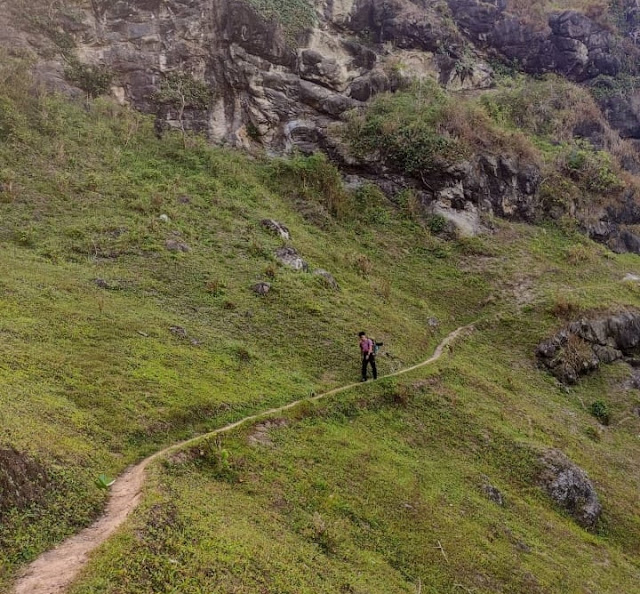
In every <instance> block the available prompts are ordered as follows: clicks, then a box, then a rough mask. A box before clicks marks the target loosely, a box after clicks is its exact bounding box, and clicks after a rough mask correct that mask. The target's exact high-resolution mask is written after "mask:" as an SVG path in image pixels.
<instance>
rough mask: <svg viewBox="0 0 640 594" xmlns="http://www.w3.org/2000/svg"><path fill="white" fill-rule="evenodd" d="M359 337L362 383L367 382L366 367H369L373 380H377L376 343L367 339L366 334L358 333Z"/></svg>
mask: <svg viewBox="0 0 640 594" xmlns="http://www.w3.org/2000/svg"><path fill="white" fill-rule="evenodd" d="M358 336H359V337H360V353H361V354H362V381H363V382H366V381H367V365H371V371H372V373H373V379H374V380H376V379H378V370H377V369H376V353H375V348H376V343H375V342H374V341H373V340H371V339H370V338H368V337H367V333H366V332H359V333H358Z"/></svg>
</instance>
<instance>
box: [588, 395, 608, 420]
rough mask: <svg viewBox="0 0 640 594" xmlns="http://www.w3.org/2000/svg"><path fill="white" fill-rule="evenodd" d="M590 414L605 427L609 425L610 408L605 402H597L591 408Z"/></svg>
mask: <svg viewBox="0 0 640 594" xmlns="http://www.w3.org/2000/svg"><path fill="white" fill-rule="evenodd" d="M589 412H590V413H591V414H592V415H593V416H594V417H595V418H596V419H598V421H600V422H601V423H602V424H603V425H608V424H609V421H610V413H609V406H608V405H607V403H606V402H605V401H604V400H596V401H595V402H593V403H592V404H591V406H590V407H589Z"/></svg>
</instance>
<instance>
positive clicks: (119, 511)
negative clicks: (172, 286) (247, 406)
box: [13, 325, 473, 594]
mask: <svg viewBox="0 0 640 594" xmlns="http://www.w3.org/2000/svg"><path fill="white" fill-rule="evenodd" d="M472 329H473V325H470V326H463V327H461V328H458V329H457V330H454V331H453V332H451V334H449V335H448V336H447V337H446V338H445V339H444V340H443V341H442V342H441V343H440V344H439V345H438V346H437V348H436V350H435V352H434V353H433V355H432V356H431V357H429V358H428V359H427V360H426V361H423V362H422V363H418V364H417V365H413V366H412V367H407V368H406V369H401V370H400V371H397V372H395V373H392V374H389V375H386V376H384V377H395V376H398V375H402V374H405V373H409V372H410V371H414V370H416V369H419V368H420V367H425V366H427V365H430V364H432V363H435V362H436V361H437V360H438V359H440V357H442V354H443V353H444V351H445V349H446V348H447V347H448V346H449V345H450V344H451V343H452V342H453V341H454V340H455V339H456V338H458V337H459V336H460V335H461V334H463V333H465V332H468V331H471V330H472ZM380 379H383V378H380ZM360 385H362V384H361V383H359V382H358V383H353V384H349V385H347V386H342V387H340V388H335V389H334V390H330V391H329V392H324V393H323V394H318V395H317V396H313V397H312V398H303V399H300V400H296V401H295V402H291V403H289V404H285V405H284V406H280V407H278V408H271V409H269V410H265V411H262V412H259V413H256V414H255V415H251V416H248V417H245V418H243V419H240V420H239V421H236V422H235V423H230V424H229V425H225V426H224V427H220V428H219V429H216V430H214V431H211V432H210V433H206V434H203V435H199V436H197V437H194V438H192V439H188V440H186V441H182V442H180V443H177V444H174V445H172V446H169V447H167V448H165V449H163V450H160V451H159V452H156V453H155V454H153V455H151V456H149V457H148V458H145V459H144V460H142V461H141V462H139V463H138V464H136V465H135V466H131V467H130V468H129V469H127V470H126V471H125V472H124V473H123V474H122V475H121V476H120V477H118V479H117V480H116V482H115V483H114V485H113V486H112V487H111V494H110V497H109V502H108V504H107V508H106V510H105V511H104V513H103V515H102V516H101V517H100V518H99V519H98V520H96V521H95V522H94V523H93V524H92V525H91V526H89V527H88V528H85V529H84V530H82V531H81V532H79V533H78V534H76V535H75V536H72V537H70V538H68V539H67V540H66V541H64V542H63V543H62V544H60V545H59V546H58V547H56V548H55V549H52V550H51V551H48V552H46V553H44V554H42V555H41V556H40V557H38V558H37V559H36V560H35V561H34V562H33V563H31V564H30V565H29V566H27V568H26V569H25V570H24V571H23V572H22V573H21V575H20V576H19V578H18V580H17V582H16V584H15V586H14V589H13V594H59V593H62V592H65V591H66V590H67V588H68V587H69V586H70V585H71V583H72V582H73V581H74V580H75V578H76V576H77V575H78V573H79V572H80V571H81V570H82V568H83V567H84V566H85V565H86V564H87V562H88V561H89V556H90V554H91V553H92V552H93V551H94V550H95V549H96V548H97V547H98V546H100V545H101V544H102V543H103V542H104V541H106V540H107V539H108V538H109V537H110V536H111V535H112V534H113V533H114V532H115V531H116V529H117V528H118V527H120V526H121V525H122V524H123V523H124V521H125V520H126V519H127V516H128V515H129V514H130V513H131V512H132V511H133V510H134V509H135V508H136V507H137V506H138V503H140V499H141V497H142V488H143V486H144V481H145V476H146V472H145V471H146V468H147V466H149V464H151V463H152V462H153V461H154V460H156V459H157V458H160V457H162V456H166V455H167V454H170V453H172V452H174V451H175V450H178V449H181V448H184V447H186V446H189V445H191V444H194V443H196V442H198V441H200V440H203V439H206V438H209V437H212V436H215V435H219V434H220V433H226V432H228V431H231V430H232V429H235V428H236V427H239V426H240V425H244V424H246V423H250V422H252V421H256V420H258V419H262V418H264V417H268V416H270V415H274V414H278V413H281V412H284V411H286V410H289V409H291V408H294V407H296V406H298V405H300V404H301V403H303V402H308V401H314V400H321V399H323V398H327V397H328V396H333V395H334V394H339V393H340V392H345V391H347V390H351V389H353V388H355V387H356V386H360Z"/></svg>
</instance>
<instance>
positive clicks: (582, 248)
mask: <svg viewBox="0 0 640 594" xmlns="http://www.w3.org/2000/svg"><path fill="white" fill-rule="evenodd" d="M565 257H566V259H567V262H569V264H572V265H573V266H577V265H578V264H586V263H589V262H593V261H594V260H595V259H596V255H595V252H594V250H593V248H592V247H590V246H587V245H584V244H577V245H572V246H570V247H568V248H567V250H566V251H565Z"/></svg>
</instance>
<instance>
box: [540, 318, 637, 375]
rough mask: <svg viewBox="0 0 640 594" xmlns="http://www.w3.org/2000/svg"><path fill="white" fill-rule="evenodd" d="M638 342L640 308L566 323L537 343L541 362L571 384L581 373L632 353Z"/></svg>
mask: <svg viewBox="0 0 640 594" xmlns="http://www.w3.org/2000/svg"><path fill="white" fill-rule="evenodd" d="M639 346H640V312H638V311H626V312H621V313H617V314H613V315H609V316H603V317H598V318H593V319H587V318H583V319H581V320H579V321H577V322H573V323H572V324H569V326H567V328H565V329H564V330H561V331H560V332H558V333H557V334H556V335H555V336H553V337H552V338H551V339H549V340H547V341H545V342H543V343H542V344H540V345H539V346H538V349H537V356H538V360H539V361H540V363H541V364H542V365H543V366H544V367H546V368H547V369H549V371H550V372H551V373H552V374H553V375H554V376H555V377H557V378H558V379H559V380H560V381H562V382H564V383H567V384H574V383H576V382H577V381H578V378H579V376H580V375H584V374H586V373H589V372H590V371H593V370H595V369H598V367H599V366H600V365H601V364H608V363H613V362H615V361H618V360H620V359H622V358H623V357H624V356H626V355H629V356H631V355H633V354H634V352H635V351H636V349H637V348H638V347H639Z"/></svg>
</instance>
